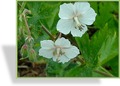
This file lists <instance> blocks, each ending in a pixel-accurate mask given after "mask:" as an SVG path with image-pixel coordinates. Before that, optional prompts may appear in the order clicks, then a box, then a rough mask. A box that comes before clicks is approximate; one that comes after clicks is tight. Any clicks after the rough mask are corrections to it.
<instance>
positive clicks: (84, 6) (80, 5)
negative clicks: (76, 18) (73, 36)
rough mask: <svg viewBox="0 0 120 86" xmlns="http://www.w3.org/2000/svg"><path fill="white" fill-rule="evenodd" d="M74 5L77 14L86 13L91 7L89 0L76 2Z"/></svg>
mask: <svg viewBox="0 0 120 86" xmlns="http://www.w3.org/2000/svg"><path fill="white" fill-rule="evenodd" d="M74 6H75V13H76V15H80V14H84V13H85V12H86V11H87V10H88V9H89V8H90V4H89V3H88V2H75V3H74Z"/></svg>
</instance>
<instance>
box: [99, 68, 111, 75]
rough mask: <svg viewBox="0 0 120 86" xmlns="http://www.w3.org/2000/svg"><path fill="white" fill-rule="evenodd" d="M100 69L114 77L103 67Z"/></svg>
mask: <svg viewBox="0 0 120 86" xmlns="http://www.w3.org/2000/svg"><path fill="white" fill-rule="evenodd" d="M100 68H101V69H102V70H103V71H104V72H106V73H107V74H109V75H111V76H113V75H112V74H111V73H110V72H109V71H107V70H106V69H105V68H103V67H102V66H100Z"/></svg>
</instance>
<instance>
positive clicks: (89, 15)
mask: <svg viewBox="0 0 120 86" xmlns="http://www.w3.org/2000/svg"><path fill="white" fill-rule="evenodd" d="M96 15H97V14H96V13H95V11H94V10H93V9H92V8H91V7H90V4H89V3H88V2H75V3H74V4H72V3H69V4H66V3H64V4H62V5H60V11H59V17H60V18H61V19H60V20H59V21H58V24H57V30H58V31H59V32H61V33H63V34H68V33H70V32H71V34H72V35H73V36H75V37H82V35H83V34H84V33H85V32H86V31H87V26H86V25H91V24H93V22H94V21H95V17H96Z"/></svg>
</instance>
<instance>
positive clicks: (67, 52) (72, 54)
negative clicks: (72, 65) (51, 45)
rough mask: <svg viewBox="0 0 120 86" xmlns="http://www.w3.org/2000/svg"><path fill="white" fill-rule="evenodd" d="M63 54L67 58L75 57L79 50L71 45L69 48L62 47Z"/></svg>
mask: <svg viewBox="0 0 120 86" xmlns="http://www.w3.org/2000/svg"><path fill="white" fill-rule="evenodd" d="M64 52H65V55H66V57H68V58H70V59H71V58H74V57H76V56H77V55H78V54H79V53H80V52H79V49H78V48H77V47H75V46H71V47H70V48H69V49H64Z"/></svg>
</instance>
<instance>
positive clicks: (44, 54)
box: [39, 48, 53, 58]
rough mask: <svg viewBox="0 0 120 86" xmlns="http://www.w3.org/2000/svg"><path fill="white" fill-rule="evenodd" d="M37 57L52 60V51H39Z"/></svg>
mask: <svg viewBox="0 0 120 86" xmlns="http://www.w3.org/2000/svg"><path fill="white" fill-rule="evenodd" d="M39 55H40V56H43V57H46V58H52V57H53V50H52V49H51V50H50V49H42V48H41V49H40V50H39Z"/></svg>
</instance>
